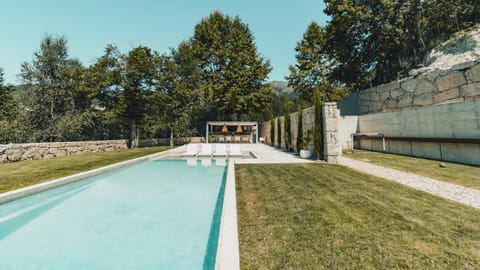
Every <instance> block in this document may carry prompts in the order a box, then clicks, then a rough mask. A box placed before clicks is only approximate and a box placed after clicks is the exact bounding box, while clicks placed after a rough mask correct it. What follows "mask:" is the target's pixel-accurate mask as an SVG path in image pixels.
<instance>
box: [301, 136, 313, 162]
mask: <svg viewBox="0 0 480 270" xmlns="http://www.w3.org/2000/svg"><path fill="white" fill-rule="evenodd" d="M311 139H312V132H311V131H310V130H309V129H306V130H304V131H303V142H302V144H301V146H300V149H301V150H300V157H301V158H311V157H312V150H310V149H309V148H308V145H309V144H310V141H311Z"/></svg>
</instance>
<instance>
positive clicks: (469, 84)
mask: <svg viewBox="0 0 480 270" xmlns="http://www.w3.org/2000/svg"><path fill="white" fill-rule="evenodd" d="M426 71H428V72H426V73H421V72H422V69H420V70H417V71H416V72H414V73H411V75H412V76H411V77H409V78H406V79H403V80H399V81H394V82H391V83H387V84H383V85H379V86H376V87H373V88H369V89H365V90H362V91H360V113H361V114H369V113H377V112H391V111H396V110H400V109H404V108H414V107H422V106H430V105H435V104H448V103H454V102H462V101H468V100H473V99H476V98H479V97H480V63H477V62H475V61H469V62H465V63H461V64H457V65H454V66H453V67H452V69H450V70H439V69H437V70H426Z"/></svg>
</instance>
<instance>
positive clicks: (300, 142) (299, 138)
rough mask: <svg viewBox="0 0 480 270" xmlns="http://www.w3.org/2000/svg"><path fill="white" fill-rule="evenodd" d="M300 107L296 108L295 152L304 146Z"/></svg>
mask: <svg viewBox="0 0 480 270" xmlns="http://www.w3.org/2000/svg"><path fill="white" fill-rule="evenodd" d="M302 121H303V120H302V108H301V107H300V106H298V109H297V122H298V123H297V152H300V150H301V149H302V148H303V147H304V146H306V145H303V123H302Z"/></svg>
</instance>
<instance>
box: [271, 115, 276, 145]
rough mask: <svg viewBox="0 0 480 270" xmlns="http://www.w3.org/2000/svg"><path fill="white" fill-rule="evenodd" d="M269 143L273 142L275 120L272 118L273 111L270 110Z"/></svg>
mask: <svg viewBox="0 0 480 270" xmlns="http://www.w3.org/2000/svg"><path fill="white" fill-rule="evenodd" d="M270 144H271V145H272V146H273V145H274V144H275V120H274V119H273V112H270Z"/></svg>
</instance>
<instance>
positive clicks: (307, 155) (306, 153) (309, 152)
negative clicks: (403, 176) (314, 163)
mask: <svg viewBox="0 0 480 270" xmlns="http://www.w3.org/2000/svg"><path fill="white" fill-rule="evenodd" d="M300 157H301V158H311V157H312V150H309V149H302V150H300Z"/></svg>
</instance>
